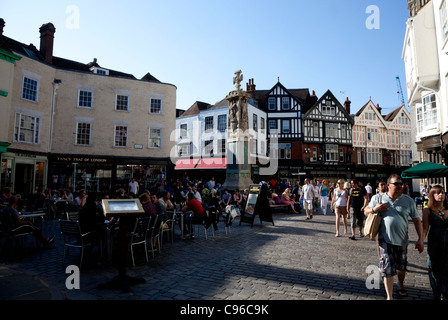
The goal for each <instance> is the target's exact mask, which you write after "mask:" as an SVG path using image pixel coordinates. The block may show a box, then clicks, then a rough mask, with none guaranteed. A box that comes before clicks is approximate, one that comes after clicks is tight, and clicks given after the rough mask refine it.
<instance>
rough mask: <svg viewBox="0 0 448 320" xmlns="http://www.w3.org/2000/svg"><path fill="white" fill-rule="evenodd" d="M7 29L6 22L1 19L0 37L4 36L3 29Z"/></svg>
mask: <svg viewBox="0 0 448 320" xmlns="http://www.w3.org/2000/svg"><path fill="white" fill-rule="evenodd" d="M4 27H5V20H3V18H0V36H2V35H3V28H4Z"/></svg>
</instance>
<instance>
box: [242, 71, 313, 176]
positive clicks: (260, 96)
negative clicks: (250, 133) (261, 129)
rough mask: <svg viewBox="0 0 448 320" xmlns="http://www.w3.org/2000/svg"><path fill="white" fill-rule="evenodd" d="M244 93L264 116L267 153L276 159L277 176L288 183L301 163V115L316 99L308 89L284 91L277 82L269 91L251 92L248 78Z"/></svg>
mask: <svg viewBox="0 0 448 320" xmlns="http://www.w3.org/2000/svg"><path fill="white" fill-rule="evenodd" d="M247 91H248V92H249V93H252V95H253V97H254V103H256V104H258V106H259V108H260V109H262V110H264V111H265V112H266V114H267V138H268V154H269V156H270V157H271V158H275V159H278V173H277V177H278V178H281V179H288V180H290V179H292V178H293V176H291V172H297V171H298V170H299V166H300V165H301V164H303V158H302V142H303V134H304V131H303V114H304V111H305V110H307V109H308V108H309V107H310V106H312V105H313V103H314V102H315V101H316V100H315V99H313V97H312V96H311V95H310V93H309V90H308V89H287V88H286V87H285V86H284V85H283V84H281V83H280V81H278V82H277V83H276V84H275V85H274V86H273V87H272V88H271V89H270V90H255V84H254V82H253V79H251V80H250V81H249V84H248V85H247ZM296 178H297V177H296Z"/></svg>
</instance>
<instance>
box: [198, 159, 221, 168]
mask: <svg viewBox="0 0 448 320" xmlns="http://www.w3.org/2000/svg"><path fill="white" fill-rule="evenodd" d="M226 168H227V161H226V158H219V157H218V158H202V159H201V161H199V163H198V164H197V166H196V169H226Z"/></svg>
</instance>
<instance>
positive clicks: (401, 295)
mask: <svg viewBox="0 0 448 320" xmlns="http://www.w3.org/2000/svg"><path fill="white" fill-rule="evenodd" d="M397 296H398V298H407V297H408V292H407V291H406V290H405V289H398V290H397Z"/></svg>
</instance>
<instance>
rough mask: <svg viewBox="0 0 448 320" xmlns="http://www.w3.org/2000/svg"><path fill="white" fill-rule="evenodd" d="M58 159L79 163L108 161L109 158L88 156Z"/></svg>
mask: <svg viewBox="0 0 448 320" xmlns="http://www.w3.org/2000/svg"><path fill="white" fill-rule="evenodd" d="M56 161H61V162H71V163H74V162H77V163H107V159H104V158H88V157H62V156H60V157H57V158H56Z"/></svg>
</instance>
